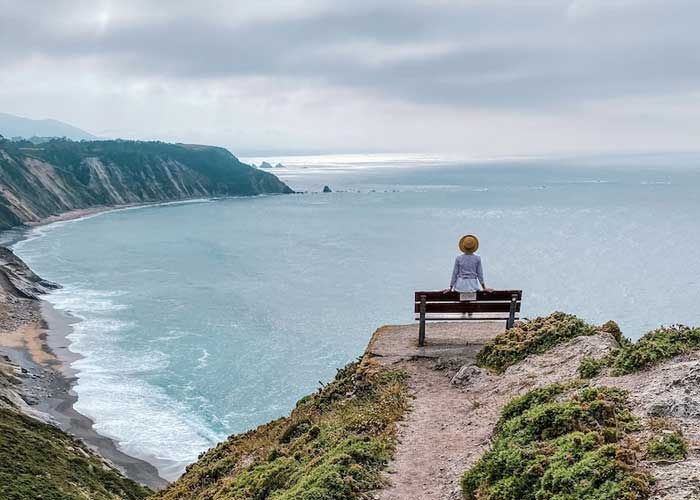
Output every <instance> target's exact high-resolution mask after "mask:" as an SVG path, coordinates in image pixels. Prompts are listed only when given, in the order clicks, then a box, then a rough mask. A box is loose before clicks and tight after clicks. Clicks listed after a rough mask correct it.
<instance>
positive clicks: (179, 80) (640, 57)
mask: <svg viewBox="0 0 700 500" xmlns="http://www.w3.org/2000/svg"><path fill="white" fill-rule="evenodd" d="M699 22H700V1H698V0H543V1H540V0H503V1H501V0H483V1H482V0H464V1H441V0H425V1H421V0H397V1H393V0H385V1H364V0H350V1H341V0H328V1H312V0H289V1H280V2H278V1H266V0H256V1H253V0H250V1H245V2H243V1H235V0H228V1H224V0H222V1H214V0H212V1H206V0H198V1H196V2H194V1H192V2H185V1H182V2H178V1H172V0H164V1H159V2H156V1H153V2H148V1H128V0H118V1H99V0H91V1H61V0H46V1H45V2H38V1H31V0H15V1H7V0H0V61H1V62H0V64H1V68H2V69H1V70H0V111H5V112H9V113H14V114H19V115H23V116H28V117H30V118H55V119H59V120H62V121H66V122H69V123H71V124H73V125H76V126H78V127H81V128H83V129H86V130H88V131H90V132H92V133H95V134H97V135H103V136H108V137H130V138H143V139H162V140H168V141H182V142H197V143H207V144H217V145H223V146H226V147H228V148H229V149H231V150H232V151H233V152H234V153H236V154H240V155H246V154H253V153H258V152H270V153H273V152H274V153H282V154H284V153H309V152H432V153H459V154H463V155H465V156H492V155H513V154H548V153H561V152H604V151H648V150H656V151H667V150H697V149H699V148H698V147H697V143H698V141H699V140H700V27H699V26H698V23H699Z"/></svg>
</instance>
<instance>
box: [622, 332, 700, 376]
mask: <svg viewBox="0 0 700 500" xmlns="http://www.w3.org/2000/svg"><path fill="white" fill-rule="evenodd" d="M696 349H700V328H690V327H687V326H683V325H676V326H672V327H664V328H659V329H656V330H653V331H651V332H649V333H647V334H645V335H644V336H643V337H642V338H640V339H639V340H638V341H637V342H635V343H628V344H627V345H624V346H623V347H622V349H620V350H619V351H618V352H617V354H616V355H615V356H614V357H612V358H611V360H610V363H611V364H612V367H613V374H614V375H626V374H628V373H634V372H638V371H640V370H643V369H645V368H648V367H651V366H653V365H656V364H658V363H660V362H662V361H664V360H666V359H670V358H672V357H674V356H678V355H679V354H684V353H687V352H690V351H693V350H696Z"/></svg>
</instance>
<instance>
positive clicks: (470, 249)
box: [459, 234, 479, 253]
mask: <svg viewBox="0 0 700 500" xmlns="http://www.w3.org/2000/svg"><path fill="white" fill-rule="evenodd" d="M478 248H479V238H477V237H476V236H474V235H473V234H468V235H466V236H462V238H461V239H460V240H459V249H460V250H461V251H462V252H464V253H474V252H476V251H477V250H478Z"/></svg>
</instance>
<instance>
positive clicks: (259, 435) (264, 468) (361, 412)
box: [155, 362, 410, 500]
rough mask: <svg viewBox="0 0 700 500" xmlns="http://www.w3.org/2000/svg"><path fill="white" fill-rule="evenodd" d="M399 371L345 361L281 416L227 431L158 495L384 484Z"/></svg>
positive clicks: (319, 497) (255, 495)
mask: <svg viewBox="0 0 700 500" xmlns="http://www.w3.org/2000/svg"><path fill="white" fill-rule="evenodd" d="M409 402H410V396H409V392H408V388H407V386H406V384H405V374H403V373H402V372H398V371H388V370H386V369H383V368H379V367H375V366H372V365H369V364H368V363H366V362H365V363H362V364H359V363H352V364H350V365H348V366H347V367H345V368H343V369H341V370H339V371H338V374H337V376H336V378H335V380H334V381H333V382H331V383H329V384H327V385H325V386H324V387H322V388H321V389H320V390H319V391H318V392H317V393H316V394H313V395H310V396H307V397H305V398H303V399H301V400H300V401H299V402H298V403H297V406H296V408H295V409H294V410H293V411H292V413H291V414H290V415H289V416H288V417H284V418H280V419H278V420H275V421H273V422H270V423H268V424H265V425H262V426H260V427H258V428H257V429H255V430H252V431H249V432H246V433H245V434H240V435H234V436H231V437H230V438H228V440H226V441H225V442H223V443H221V444H219V445H217V446H216V447H215V448H213V449H211V450H209V451H208V452H206V453H204V454H203V455H202V456H200V458H199V460H198V461H197V462H196V463H194V464H192V465H191V466H189V467H188V469H187V471H186V472H185V474H184V475H183V476H182V477H181V478H180V479H178V480H177V481H176V482H174V483H173V484H172V485H170V487H169V488H167V489H166V490H164V491H162V492H160V493H159V494H157V495H156V496H155V498H157V499H162V500H174V499H188V500H189V499H192V498H211V499H214V498H225V499H227V500H243V499H246V500H248V499H254V500H263V499H269V500H326V499H327V500H336V499H337V500H341V499H342V500H352V499H360V498H366V495H367V492H368V491H370V490H373V489H376V488H379V487H381V486H383V485H384V480H383V478H382V474H381V472H382V470H383V469H384V467H385V466H386V464H387V462H388V461H389V460H390V458H391V457H392V455H393V452H394V448H395V445H396V437H395V433H396V426H395V424H396V422H397V421H398V420H400V419H401V418H402V417H403V415H404V413H405V412H406V410H407V409H408V406H409Z"/></svg>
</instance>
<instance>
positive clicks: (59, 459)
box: [0, 408, 152, 500]
mask: <svg viewBox="0 0 700 500" xmlns="http://www.w3.org/2000/svg"><path fill="white" fill-rule="evenodd" d="M151 493H152V492H151V491H150V490H149V489H147V488H144V487H142V486H140V485H138V484H136V483H135V482H133V481H131V480H129V479H126V478H125V477H123V476H122V475H121V474H120V473H119V472H118V471H116V470H114V469H112V468H111V467H109V466H107V465H106V464H105V463H104V462H103V461H102V460H101V459H100V458H99V457H97V456H96V455H95V454H93V453H92V452H91V451H90V450H88V449H87V448H86V447H85V445H83V444H82V443H81V442H79V441H77V440H75V439H74V438H72V437H71V436H69V435H68V434H66V433H64V432H62V431H61V430H59V429H57V428H55V427H52V426H50V425H47V424H45V423H42V422H39V421H38V420H35V419H33V418H30V417H27V416H25V415H23V414H21V413H18V412H16V411H14V410H11V409H8V408H0V498H2V499H3V500H35V499H42V500H85V499H86V498H89V499H91V500H117V499H120V500H135V499H139V498H145V497H147V496H148V495H150V494H151Z"/></svg>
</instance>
